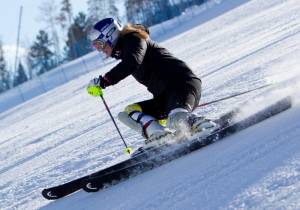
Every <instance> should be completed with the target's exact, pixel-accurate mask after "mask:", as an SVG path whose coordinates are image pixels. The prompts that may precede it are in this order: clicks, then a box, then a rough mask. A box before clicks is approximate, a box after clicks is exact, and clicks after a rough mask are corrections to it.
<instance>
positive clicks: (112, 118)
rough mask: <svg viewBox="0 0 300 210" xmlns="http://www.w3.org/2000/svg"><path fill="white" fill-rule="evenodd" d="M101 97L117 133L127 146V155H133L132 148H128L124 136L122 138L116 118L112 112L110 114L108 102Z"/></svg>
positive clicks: (101, 95)
mask: <svg viewBox="0 0 300 210" xmlns="http://www.w3.org/2000/svg"><path fill="white" fill-rule="evenodd" d="M100 97H101V99H102V101H103V104H104V106H105V108H106V110H107V112H108V114H109V116H110V118H111V120H112V121H113V123H114V125H115V127H116V129H117V131H118V133H119V135H120V137H121V139H122V141H123V143H124V145H125V150H124V151H125V153H128V154H131V152H132V148H130V147H128V146H127V144H126V141H125V139H124V138H123V136H122V134H121V131H120V129H119V127H118V125H117V123H116V121H115V119H114V117H113V116H112V114H111V112H110V109H109V108H108V105H107V103H106V101H105V100H104V97H103V94H100Z"/></svg>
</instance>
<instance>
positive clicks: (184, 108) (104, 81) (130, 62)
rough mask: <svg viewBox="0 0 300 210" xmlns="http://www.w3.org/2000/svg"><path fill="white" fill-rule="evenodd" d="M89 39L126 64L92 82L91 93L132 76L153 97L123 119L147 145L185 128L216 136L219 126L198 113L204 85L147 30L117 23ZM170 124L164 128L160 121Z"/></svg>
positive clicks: (102, 26)
mask: <svg viewBox="0 0 300 210" xmlns="http://www.w3.org/2000/svg"><path fill="white" fill-rule="evenodd" d="M89 37H90V39H91V42H92V45H93V46H94V48H96V49H97V50H98V51H100V52H103V53H105V54H106V56H108V57H113V58H116V59H121V62H120V63H118V64H117V65H116V66H115V67H114V68H112V69H111V70H110V71H109V72H107V73H106V74H105V75H103V76H101V75H100V76H99V77H97V78H94V79H92V80H91V81H90V83H89V84H88V87H87V91H88V93H89V94H91V95H95V94H96V92H97V91H95V90H97V88H102V89H104V88H106V87H108V86H111V85H115V84H116V83H118V82H119V81H121V80H123V79H124V78H126V77H127V76H129V75H132V76H133V77H134V78H135V79H136V80H137V81H138V82H139V83H141V84H143V85H145V86H146V87H147V89H148V91H149V92H150V93H152V94H153V98H152V99H150V100H146V101H141V102H137V103H134V104H131V105H128V106H127V107H126V108H125V110H124V111H123V112H121V113H119V115H118V118H119V120H120V121H121V122H123V123H124V124H126V125H127V126H129V127H130V128H132V129H134V130H136V131H137V132H139V133H141V134H142V135H143V136H144V137H145V138H146V140H145V143H146V144H147V143H150V142H152V141H155V140H158V139H161V138H162V137H165V136H168V135H172V134H173V132H174V131H177V132H180V131H182V129H183V127H184V128H188V130H189V131H190V132H191V133H192V134H193V133H196V132H202V133H206V135H207V134H208V133H209V132H211V131H212V130H213V129H214V128H215V127H216V124H215V123H214V122H212V121H211V120H207V119H205V118H203V117H199V116H197V115H195V114H193V113H192V111H193V110H194V109H195V108H196V107H197V105H198V103H199V100H200V96H201V80H200V79H199V78H198V77H197V76H196V75H195V74H194V73H193V72H192V70H191V69H190V68H189V67H188V66H187V64H186V63H185V62H183V61H182V60H180V59H178V58H176V57H174V56H173V55H172V54H171V53H170V52H169V51H168V50H166V49H165V48H163V47H161V46H159V45H158V44H157V43H155V42H154V41H152V40H151V39H150V37H149V31H148V29H146V28H145V27H144V26H142V25H131V24H127V25H125V26H124V27H122V25H121V24H120V23H119V22H118V21H116V20H115V19H113V18H105V19H103V20H101V21H99V22H98V23H96V24H95V25H94V26H93V28H92V30H91V32H90V34H89ZM162 119H167V125H166V126H163V125H161V124H160V123H159V120H162Z"/></svg>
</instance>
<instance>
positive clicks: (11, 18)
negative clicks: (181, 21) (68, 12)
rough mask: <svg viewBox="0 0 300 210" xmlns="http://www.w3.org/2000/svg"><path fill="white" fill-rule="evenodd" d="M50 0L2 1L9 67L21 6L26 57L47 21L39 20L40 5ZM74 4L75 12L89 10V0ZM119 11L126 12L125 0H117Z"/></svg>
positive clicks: (0, 20) (1, 30) (1, 35)
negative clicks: (27, 51)
mask: <svg viewBox="0 0 300 210" xmlns="http://www.w3.org/2000/svg"><path fill="white" fill-rule="evenodd" d="M45 1H49V0H7V1H5V0H2V1H1V3H0V26H1V27H0V40H1V41H2V44H3V49H4V53H5V57H6V62H7V64H8V67H9V68H12V67H13V66H14V61H15V57H16V43H17V34H18V24H19V14H20V7H21V6H22V8H23V9H22V20H21V33H20V45H19V53H18V54H19V55H20V57H24V55H25V54H26V48H27V49H28V48H29V47H30V46H31V45H32V43H33V41H34V40H35V38H36V35H37V34H38V31H39V30H41V29H44V27H45V23H43V22H41V21H40V20H39V17H40V10H39V7H40V6H41V5H42V4H43V2H45ZM52 1H54V2H55V3H56V4H60V3H61V1H62V0H52ZM70 1H71V4H72V9H73V14H74V16H75V15H77V14H78V13H79V12H84V13H86V12H87V3H86V2H87V0H70ZM116 3H117V6H118V7H119V12H120V13H121V14H124V12H125V11H124V6H122V5H123V4H122V3H124V1H123V0H117V1H116Z"/></svg>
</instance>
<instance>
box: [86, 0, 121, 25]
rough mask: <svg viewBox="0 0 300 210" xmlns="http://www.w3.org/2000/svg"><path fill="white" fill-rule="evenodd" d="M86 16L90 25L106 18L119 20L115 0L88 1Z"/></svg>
mask: <svg viewBox="0 0 300 210" xmlns="http://www.w3.org/2000/svg"><path fill="white" fill-rule="evenodd" d="M87 4H88V14H89V18H90V19H91V21H92V23H96V22H98V21H99V20H101V19H104V18H107V17H114V18H119V11H118V8H117V7H116V2H115V0H88V1H87Z"/></svg>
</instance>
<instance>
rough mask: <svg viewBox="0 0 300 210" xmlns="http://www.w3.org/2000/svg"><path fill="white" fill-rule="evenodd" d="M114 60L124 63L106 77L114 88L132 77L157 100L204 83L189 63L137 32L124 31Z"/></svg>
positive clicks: (115, 48) (117, 44)
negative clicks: (197, 83) (121, 81)
mask: <svg viewBox="0 0 300 210" xmlns="http://www.w3.org/2000/svg"><path fill="white" fill-rule="evenodd" d="M112 57H114V58H116V59H121V62H120V63H118V64H117V65H116V66H115V67H114V68H112V69H111V70H110V71H109V72H107V73H106V75H105V78H106V79H107V80H108V81H109V82H110V85H114V84H116V83H118V82H119V81H120V80H122V79H124V78H125V77H127V76H129V75H132V76H133V77H134V78H135V79H136V80H137V81H138V82H140V83H141V84H143V85H145V86H146V87H147V89H148V90H149V91H150V92H151V93H152V94H153V95H154V97H156V96H161V95H163V94H164V93H165V92H166V91H169V90H172V89H173V90H176V89H179V90H180V88H181V87H184V86H185V85H189V86H193V82H194V81H195V80H197V82H199V81H200V82H201V80H200V79H199V78H198V77H197V76H196V75H195V74H194V73H193V72H192V70H191V69H190V68H189V67H188V66H187V65H186V63H184V62H183V61H181V60H180V59H178V58H176V57H174V56H173V55H172V54H171V53H170V52H169V51H168V50H166V49H165V48H163V47H160V46H159V45H158V44H156V43H155V42H154V41H152V40H151V39H150V38H149V37H148V38H147V37H146V36H145V34H142V35H141V34H140V33H139V32H136V31H130V30H128V31H126V29H125V32H124V31H123V33H122V34H121V36H120V38H119V39H118V42H117V43H116V46H115V47H114V49H113V53H112Z"/></svg>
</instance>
